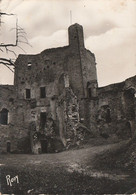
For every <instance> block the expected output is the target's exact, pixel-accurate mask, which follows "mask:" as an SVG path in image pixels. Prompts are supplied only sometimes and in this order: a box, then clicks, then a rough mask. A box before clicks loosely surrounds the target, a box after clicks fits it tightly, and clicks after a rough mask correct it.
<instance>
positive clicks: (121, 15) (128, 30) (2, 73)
mask: <svg viewBox="0 0 136 195" xmlns="http://www.w3.org/2000/svg"><path fill="white" fill-rule="evenodd" d="M0 9H1V11H3V12H6V13H13V14H17V16H18V22H19V25H20V26H21V27H22V28H24V29H25V31H26V33H27V38H28V40H29V43H30V44H31V45H32V47H29V46H28V45H21V46H22V47H23V48H24V49H25V51H26V52H27V53H29V54H30V53H32V54H34V53H40V52H41V51H42V50H44V49H47V48H52V47H59V46H64V45H67V44H68V35H67V28H68V27H69V25H70V10H71V12H72V23H79V24H81V25H82V26H83V28H84V37H85V46H86V48H87V49H89V50H91V52H93V53H94V54H95V56H96V62H97V73H98V83H99V86H104V85H108V84H111V83H117V82H120V81H123V80H125V79H126V78H128V77H131V76H134V75H136V0H0ZM5 21H6V23H5V24H6V26H4V27H3V28H2V31H1V33H0V35H1V39H2V40H1V41H2V42H4V41H9V42H12V41H13V42H14V38H15V36H14V33H13V31H12V32H11V31H9V29H10V28H12V26H14V25H15V19H14V18H13V17H11V18H10V19H7V20H5ZM5 31H6V32H8V33H9V32H10V33H9V34H8V35H7V33H6V32H5ZM16 52H17V53H18V54H19V53H23V51H22V50H20V49H16ZM0 55H1V56H2V57H3V56H4V54H3V53H0ZM0 83H1V84H12V83H13V74H12V73H11V72H10V71H9V70H8V69H7V68H6V67H4V66H2V65H0Z"/></svg>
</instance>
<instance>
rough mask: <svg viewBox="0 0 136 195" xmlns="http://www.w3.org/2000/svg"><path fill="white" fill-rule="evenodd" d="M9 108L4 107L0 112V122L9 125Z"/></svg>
mask: <svg viewBox="0 0 136 195" xmlns="http://www.w3.org/2000/svg"><path fill="white" fill-rule="evenodd" d="M8 112H9V111H8V110H7V109H6V108H3V109H2V111H1V112H0V124H2V125H7V124H8Z"/></svg>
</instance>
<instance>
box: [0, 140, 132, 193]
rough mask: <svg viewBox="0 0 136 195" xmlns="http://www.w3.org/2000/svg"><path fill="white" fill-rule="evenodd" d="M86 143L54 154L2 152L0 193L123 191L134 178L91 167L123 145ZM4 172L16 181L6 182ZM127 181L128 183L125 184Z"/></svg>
mask: <svg viewBox="0 0 136 195" xmlns="http://www.w3.org/2000/svg"><path fill="white" fill-rule="evenodd" d="M125 144H126V141H124V142H120V143H118V144H108V145H102V146H88V147H86V148H83V149H79V150H72V151H65V152H62V153H56V154H41V155H25V154H24V155H22V154H18V155H17V154H16V155H13V154H9V155H2V156H1V160H0V165H1V179H2V182H1V183H2V185H1V189H2V192H3V193H19V194H26V193H32V194H34V193H63V194H64V193H78V194H82V193H92V194H93V193H124V192H126V191H128V190H129V189H130V187H131V186H133V185H134V184H133V183H134V181H133V180H132V181H131V179H130V176H129V175H128V174H126V173H123V172H119V173H117V172H116V173H115V172H114V171H112V170H111V172H110V173H109V172H106V171H105V172H103V171H100V170H99V171H98V170H95V169H94V168H93V163H94V159H95V156H96V155H99V154H101V153H103V152H107V151H111V150H116V149H118V148H120V147H121V146H123V145H125ZM6 175H11V177H14V176H16V175H18V177H19V181H20V182H19V184H17V183H13V185H12V186H8V185H7V181H6ZM127 182H129V185H130V186H125V187H123V189H122V186H124V185H125V184H126V183H127Z"/></svg>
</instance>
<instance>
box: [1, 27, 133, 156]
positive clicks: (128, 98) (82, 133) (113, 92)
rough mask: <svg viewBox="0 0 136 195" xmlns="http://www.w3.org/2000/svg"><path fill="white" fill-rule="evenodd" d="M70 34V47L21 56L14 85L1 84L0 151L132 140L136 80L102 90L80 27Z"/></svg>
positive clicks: (57, 148) (32, 150)
mask: <svg viewBox="0 0 136 195" xmlns="http://www.w3.org/2000/svg"><path fill="white" fill-rule="evenodd" d="M68 33H69V45H68V46H65V47H60V48H53V49H47V50H45V51H43V52H41V53H40V54H37V55H19V56H18V58H17V60H16V62H15V75H14V85H13V86H11V85H1V86H0V130H1V135H0V136H1V140H2V141H1V152H18V153H34V154H39V153H48V152H59V151H62V150H64V149H69V148H71V147H73V146H76V145H80V144H81V143H82V142H84V140H86V139H89V138H90V137H92V136H93V137H96V138H97V136H103V137H105V138H108V137H110V136H112V135H116V136H117V137H119V138H122V139H125V138H128V137H133V136H134V134H135V126H136V124H135V121H136V120H135V119H136V118H135V116H136V113H135V112H136V100H135V90H136V76H134V77H132V78H129V79H127V80H126V81H125V82H122V83H117V84H113V85H109V86H106V87H101V88H98V84H97V72H96V60H95V56H94V54H93V53H91V52H90V51H89V50H87V49H86V48H85V47H84V37H83V28H82V26H81V25H79V24H74V25H72V26H70V27H69V29H68Z"/></svg>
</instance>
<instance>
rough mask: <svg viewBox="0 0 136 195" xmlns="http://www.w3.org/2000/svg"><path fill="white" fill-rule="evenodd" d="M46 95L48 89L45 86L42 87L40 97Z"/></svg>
mask: <svg viewBox="0 0 136 195" xmlns="http://www.w3.org/2000/svg"><path fill="white" fill-rule="evenodd" d="M45 97H46V90H45V87H40V98H45Z"/></svg>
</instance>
